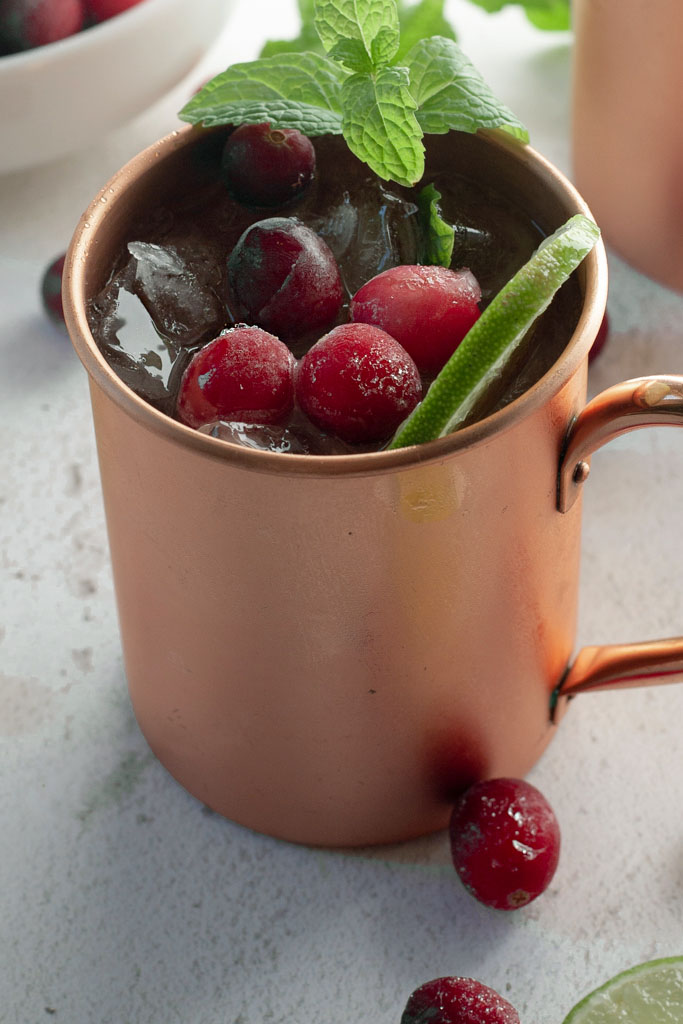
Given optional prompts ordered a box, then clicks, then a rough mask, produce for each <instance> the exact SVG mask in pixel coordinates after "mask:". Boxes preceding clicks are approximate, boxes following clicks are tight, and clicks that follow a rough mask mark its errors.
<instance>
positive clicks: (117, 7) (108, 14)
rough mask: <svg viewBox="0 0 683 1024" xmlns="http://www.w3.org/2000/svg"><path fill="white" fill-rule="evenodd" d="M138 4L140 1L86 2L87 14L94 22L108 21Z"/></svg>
mask: <svg viewBox="0 0 683 1024" xmlns="http://www.w3.org/2000/svg"><path fill="white" fill-rule="evenodd" d="M139 3H140V0H86V4H87V8H88V13H89V15H90V17H91V18H94V19H95V21H108V20H109V18H113V17H114V16H115V15H117V14H121V13H122V12H123V11H127V10H128V8H129V7H135V6H136V4H139Z"/></svg>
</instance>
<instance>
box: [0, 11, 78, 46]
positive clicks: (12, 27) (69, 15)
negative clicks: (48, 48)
mask: <svg viewBox="0 0 683 1024" xmlns="http://www.w3.org/2000/svg"><path fill="white" fill-rule="evenodd" d="M83 19H84V9H83V3H82V0H2V3H0V40H1V42H2V44H3V48H4V49H8V50H30V49H32V48H33V47H34V46H45V45H46V44H47V43H56V42H58V40H60V39H66V38H67V36H72V35H74V33H76V32H78V31H79V30H80V29H81V28H82V26H83Z"/></svg>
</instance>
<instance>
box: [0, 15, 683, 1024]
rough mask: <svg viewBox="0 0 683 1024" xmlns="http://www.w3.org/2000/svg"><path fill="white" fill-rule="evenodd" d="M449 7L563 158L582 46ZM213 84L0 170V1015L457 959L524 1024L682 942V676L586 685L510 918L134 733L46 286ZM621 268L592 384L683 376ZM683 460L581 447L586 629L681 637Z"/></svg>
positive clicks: (259, 1009) (155, 1003)
mask: <svg viewBox="0 0 683 1024" xmlns="http://www.w3.org/2000/svg"><path fill="white" fill-rule="evenodd" d="M281 8H282V9H281ZM451 11H452V14H453V17H454V20H455V21H456V22H457V24H458V25H459V27H460V29H461V39H462V41H463V43H464V45H465V47H466V49H467V50H468V51H469V53H470V55H471V56H472V57H473V59H475V62H477V63H478V64H479V65H480V67H481V68H482V69H483V70H484V72H485V73H486V74H487V76H488V77H489V79H490V81H491V82H492V84H493V86H494V87H495V88H496V89H497V90H498V92H499V93H501V94H502V95H503V96H504V98H505V99H506V100H507V102H508V103H509V104H510V106H512V107H513V108H514V109H515V110H516V112H517V113H518V114H519V116H520V117H521V118H522V119H523V120H525V121H526V122H527V124H528V125H529V127H530V129H531V134H532V139H533V141H534V144H535V145H536V147H537V148H538V149H540V150H542V151H543V152H545V153H546V154H547V155H548V156H549V157H550V158H551V159H553V160H554V161H556V162H557V163H558V164H559V165H560V166H561V167H563V168H564V169H568V167H569V144H568V118H569V109H568V105H569V100H568V94H569V50H568V41H567V39H566V37H559V38H557V37H556V38H553V37H549V36H543V35H541V34H539V33H536V32H535V31H534V30H532V29H531V28H529V27H528V26H527V25H526V23H525V22H524V21H523V19H522V18H521V17H520V16H519V15H518V13H516V12H514V11H512V12H510V11H508V12H506V13H505V14H503V15H497V16H494V17H486V16H484V15H483V14H480V13H479V12H478V11H476V10H474V9H472V8H470V7H469V6H468V5H467V4H466V3H464V0H463V2H460V3H459V2H457V0H456V2H454V3H453V4H452V5H451ZM292 27H293V18H292V15H291V11H290V9H289V7H288V6H287V5H285V4H284V3H282V4H275V3H274V2H271V3H268V2H267V0H249V3H241V4H239V5H238V9H237V12H236V14H235V17H234V19H233V22H232V28H231V31H230V32H229V33H228V35H227V36H226V37H225V38H224V39H223V40H222V41H221V44H220V48H221V58H220V59H219V60H215V59H214V60H213V62H209V63H208V64H207V67H206V71H214V70H217V69H218V68H220V67H221V66H222V65H223V64H225V63H228V62H230V61H233V60H235V59H238V58H240V57H242V56H251V55H253V54H255V52H256V51H257V48H258V45H259V43H260V42H261V40H262V38H264V36H265V32H264V28H265V30H266V31H267V34H268V35H270V36H277V35H286V34H288V32H290V31H291V29H292ZM204 77H205V76H204ZM201 80H202V75H201V74H200V75H199V76H198V77H197V78H196V80H195V79H194V78H193V80H192V82H189V83H185V86H184V87H183V89H180V90H178V91H177V92H176V93H175V94H174V95H173V96H171V97H169V98H168V100H166V101H164V103H163V104H161V105H160V106H159V107H157V108H155V110H153V111H151V112H150V113H149V114H147V115H146V116H145V117H144V118H143V119H141V120H138V121H137V122H135V123H134V124H132V125H130V126H128V127H127V128H126V129H123V130H121V131H119V132H118V133H117V134H115V135H113V136H110V137H109V138H108V139H107V140H106V142H105V143H102V144H100V145H98V146H97V148H93V149H91V150H89V151H86V152H84V153H82V154H80V155H79V156H78V157H74V158H72V159H69V160H65V161H62V162H60V163H57V164H52V165H50V166H49V167H46V168H43V169H41V170H36V171H33V172H30V173H27V174H21V175H14V176H10V177H5V178H0V231H1V236H2V244H1V245H0V280H1V281H2V284H1V286H0V325H1V327H0V332H1V333H0V430H1V434H0V453H1V454H0V458H1V460H2V461H1V467H0V468H1V472H0V580H1V591H0V701H1V703H0V822H1V823H2V824H1V827H0V872H1V876H0V879H1V880H0V892H1V893H2V896H1V897H0V901H1V902H0V951H1V953H0V1021H2V1022H3V1024H39V1022H42V1021H47V1020H51V1019H52V1020H55V1021H58V1022H62V1024H91V1022H93V1024H110V1022H111V1024H176V1022H177V1024H247V1022H248V1024H258V1022H261V1021H263V1022H273V1024H280V1022H282V1024H285V1022H287V1024H294V1022H304V1021H306V1022H307V1021H320V1022H321V1024H349V1022H355V1021H370V1020H371V1021H373V1022H374V1024H398V1022H399V1020H400V1015H401V1010H402V1007H403V1004H404V1002H405V999H406V998H407V996H408V994H409V992H410V991H411V989H412V988H413V987H415V986H416V985H417V984H420V983H421V982H423V981H426V980H427V979H428V978H431V977H435V976H437V975H439V974H447V973H448V974H451V973H457V974H470V975H474V976H475V977H478V978H480V979H481V980H482V981H484V982H486V983H488V984H490V985H492V986H493V987H495V988H497V989H498V990H499V991H500V992H501V993H503V994H504V995H506V996H507V997H508V998H509V999H510V1000H511V1001H512V1002H513V1003H514V1004H515V1005H516V1006H517V1007H518V1009H519V1011H520V1014H521V1017H522V1021H523V1022H524V1024H559V1022H560V1021H561V1020H562V1019H563V1017H564V1015H565V1013H566V1012H567V1011H568V1009H569V1008H570V1007H571V1006H572V1005H573V1003H574V1002H575V1001H576V1000H577V999H578V997H579V996H580V995H581V994H583V993H585V992H586V991H588V990H589V989H590V988H592V987H594V986H595V985H597V984H598V983H599V982H601V981H603V980H604V979H605V978H607V977H608V976H610V975H611V974H614V973H616V972H617V971H619V970H621V969H623V968H625V967H627V966H629V965H630V964H632V963H635V962H637V961H641V960H644V959H646V958H649V957H653V956H659V955H669V954H673V953H680V952H682V951H683V950H682V948H681V947H682V942H683V927H682V925H681V920H682V913H683V911H682V908H683V861H682V859H681V853H682V851H683V824H682V823H681V822H682V819H681V811H680V808H681V797H682V796H683V744H682V741H681V729H680V722H681V720H683V688H681V687H677V686H674V687H668V688H661V689H654V690H649V691H635V690H634V691H630V692H621V693H615V694H611V695H603V694H598V695H594V696H586V697H582V698H580V699H579V700H577V701H575V702H574V704H573V707H572V710H571V712H570V714H569V715H568V716H567V717H566V718H565V720H564V722H563V724H562V727H561V729H560V731H559V735H558V737H557V739H556V741H555V742H554V743H553V745H552V747H551V748H550V750H549V751H548V753H547V754H546V756H545V757H544V759H543V761H542V762H541V764H540V765H539V766H538V767H537V768H536V769H535V771H534V772H533V775H532V780H533V781H534V782H535V783H536V784H537V785H539V786H540V788H541V789H542V790H543V791H544V792H545V793H546V794H547V795H548V797H549V798H550V799H551V801H552V803H553V804H554V806H555V808H556V811H557V814H558V816H559V819H560V822H561V824H562V828H563V837H564V848H563V854H562V859H561V863H560V868H559V870H558V873H557V875H556V878H555V880H554V882H553V884H552V887H551V889H550V890H549V892H548V893H546V894H545V896H544V897H542V898H541V899H539V900H538V901H537V902H536V903H534V904H533V905H532V906H531V907H529V908H528V909H527V910H525V911H521V912H519V913H517V914H512V915H505V914H497V913H495V912H493V911H488V910H486V909H485V908H483V907H480V906H479V905H477V904H476V903H475V902H474V901H473V900H471V899H470V898H469V897H468V896H467V894H466V893H465V892H464V890H463V889H462V888H461V887H460V886H459V884H458V883H457V882H456V881H455V877H454V874H453V872H452V870H451V868H450V866H449V857H448V849H447V843H446V838H445V836H444V835H437V836H432V837H429V838H426V839H424V840H421V841H418V842H413V843H409V844H405V845H403V846H400V847H394V848H390V849H380V850H374V851H363V852H361V853H354V854H348V853H345V852H328V851H318V850H310V849H305V848H299V847H294V846H290V845H287V844H284V843H280V842H277V841H274V840H270V839H268V838H264V837H261V836H257V835H253V834H251V833H249V832H247V831H245V830H244V829H242V828H240V827H239V826H236V825H233V824H230V823H229V822H226V821H224V820H222V819H220V818H219V817H217V816H215V815H211V814H207V813H206V812H205V811H204V810H203V809H202V807H201V805H200V804H198V803H197V802H196V801H195V800H193V799H192V798H191V797H189V796H188V795H187V794H186V793H185V792H184V791H183V790H182V789H181V788H180V787H179V786H177V785H176V784H175V783H174V782H173V781H172V780H171V779H170V778H169V776H168V775H167V774H166V772H165V771H164V769H163V768H161V766H160V765H159V764H158V763H157V762H156V761H155V759H154V758H153V757H152V756H151V754H150V753H149V752H148V749H147V747H146V745H145V742H144V741H143V739H142V737H141V735H140V733H139V731H138V729H137V726H136V724H135V721H134V718H133V715H132V712H131V709H130V706H129V702H128V698H127V694H126V689H125V682H124V678H123V672H122V667H121V658H120V653H119V642H118V636H117V627H116V616H115V609H114V603H113V595H112V586H111V580H110V574H109V567H108V561H107V558H108V556H107V550H106V540H105V532H104V524H103V517H102V507H101V502H100V496H99V482H98V476H97V468H96V463H95V455H94V446H93V439H92V431H91V427H90V413H89V405H88V396H87V387H86V380H85V375H84V373H83V371H82V369H81V367H80V364H79V363H78V361H77V359H76V357H75V356H74V355H73V354H72V352H71V349H70V346H69V343H68V342H67V341H66V340H65V339H64V338H62V337H61V336H59V335H58V334H57V333H56V332H55V331H54V330H53V329H52V328H51V327H50V325H49V324H47V323H46V322H45V321H44V320H43V318H42V315H41V310H40V304H39V298H38V290H37V289H38V280H39V278H40V276H41V274H42V271H43V268H44V266H45V265H46V264H47V263H48V262H49V260H50V259H51V258H52V257H54V256H55V255H57V254H58V253H59V252H61V251H62V250H63V249H64V248H65V243H66V241H67V239H68V237H69V235H70V233H71V230H72V228H73V226H74V224H75V223H76V220H77V218H78V216H79V214H80V212H81V210H82V208H83V207H84V206H85V205H86V203H87V201H88V200H89V199H90V197H91V195H93V194H94V193H95V192H96V191H97V189H98V188H99V187H100V186H101V185H102V184H103V182H104V181H105V180H106V178H107V177H108V176H109V174H110V173H111V172H113V171H114V170H115V169H116V168H117V167H118V166H119V165H120V164H121V163H122V162H123V161H124V160H125V159H126V158H127V157H128V156H131V155H132V154H133V153H134V152H136V151H137V150H138V149H140V148H141V147H142V146H143V145H145V144H147V143H148V142H151V141H152V140H153V139H154V138H155V137H157V136H158V135H161V134H163V133H164V132H165V131H166V130H167V129H169V128H171V127H173V126H174V117H173V111H174V110H176V109H178V107H179V106H180V105H181V103H182V101H183V99H184V96H185V95H187V93H188V92H189V90H190V89H191V88H192V87H193V86H194V85H195V84H197V82H198V81H201ZM610 266H611V275H612V277H611V292H610V303H609V309H610V314H611V318H612V326H613V336H612V339H611V343H610V345H609V347H608V348H607V349H606V351H605V352H604V354H603V356H602V357H601V359H600V360H599V361H598V362H597V363H596V365H595V366H594V368H593V369H592V371H591V390H592V391H593V392H595V391H598V390H600V389H602V388H603V387H605V386H607V385H609V384H611V383H614V382H616V381H618V380H621V379H624V378H627V377H632V376H637V375H639V374H642V373H654V372H657V371H664V372H679V373H680V372H683V297H680V296H677V295H674V294H673V293H671V292H668V291H666V290H664V289H662V288H659V287H658V286H656V285H654V284H652V283H651V282H649V281H646V280H645V279H644V278H642V277H641V276H639V275H637V274H635V273H634V272H633V271H631V270H630V269H629V268H627V267H625V266H624V265H623V264H622V263H620V262H619V261H618V260H617V259H615V258H614V257H613V256H612V255H610ZM682 469H683V436H681V434H680V433H679V432H678V431H672V430H669V431H663V430H659V431H655V430H647V431H640V432H638V433H636V434H632V435H630V436H629V437H628V438H626V439H624V440H622V441H620V442H619V443H618V444H613V445H611V446H610V447H608V448H607V449H605V450H604V451H602V452H600V453H599V454H598V455H597V456H595V458H594V460H593V470H592V473H591V478H590V481H589V484H588V485H587V487H586V495H585V533H584V537H585V540H584V561H583V591H582V605H581V616H580V641H581V643H593V642H601V641H607V640H614V641H622V640H628V639H647V638H651V637H656V636H660V635H669V634H683V621H682V620H683V574H682V573H681V568H680V566H681V550H682V544H681V533H680V527H679V523H680V509H681V506H682V505H683V473H682Z"/></svg>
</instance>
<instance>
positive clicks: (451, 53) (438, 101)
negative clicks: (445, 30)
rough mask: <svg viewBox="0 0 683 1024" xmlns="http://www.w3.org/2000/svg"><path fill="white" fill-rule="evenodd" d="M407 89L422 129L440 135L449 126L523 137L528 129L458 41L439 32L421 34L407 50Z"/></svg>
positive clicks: (466, 130) (457, 129)
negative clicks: (423, 37) (415, 107)
mask: <svg viewBox="0 0 683 1024" xmlns="http://www.w3.org/2000/svg"><path fill="white" fill-rule="evenodd" d="M405 60H406V64H407V65H408V68H409V71H410V91H411V93H412V94H413V97H414V98H415V102H416V103H417V112H416V117H417V119H418V121H419V123H420V126H421V127H422V129H423V131H425V132H430V133H432V134H436V135H443V134H444V133H445V132H447V131H448V130H449V129H454V130H456V131H461V132H476V131H477V130H478V129H479V128H502V129H504V130H505V131H506V132H508V133H509V134H510V135H512V136H514V138H516V139H520V140H521V141H522V142H528V140H529V133H528V132H527V130H526V128H525V127H524V125H523V124H522V123H521V122H520V121H519V120H518V119H517V118H516V117H515V115H514V114H513V113H512V111H511V110H509V109H508V108H507V107H506V106H504V104H502V103H501V102H500V101H499V100H498V99H496V97H495V96H494V94H493V93H492V91H491V89H490V88H489V87H488V85H487V84H486V82H485V81H484V79H483V78H482V77H481V75H480V74H479V72H478V71H477V69H476V68H475V66H474V65H473V64H472V62H471V61H470V60H468V58H467V57H466V56H465V54H464V53H463V51H462V50H461V49H460V47H459V46H458V44H457V43H455V42H453V40H452V39H445V38H444V37H443V36H432V37H431V39H423V40H421V41H420V42H419V43H416V44H415V46H413V48H412V49H411V50H410V51H409V52H408V53H407V54H406V58H405Z"/></svg>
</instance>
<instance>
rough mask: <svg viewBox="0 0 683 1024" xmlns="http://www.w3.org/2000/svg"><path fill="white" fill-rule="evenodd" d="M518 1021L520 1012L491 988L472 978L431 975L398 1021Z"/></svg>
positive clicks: (510, 1023)
mask: <svg viewBox="0 0 683 1024" xmlns="http://www.w3.org/2000/svg"><path fill="white" fill-rule="evenodd" d="M427 1022H429V1024H520V1020H519V1014H518V1013H517V1011H516V1010H515V1008H514V1006H512V1005H511V1004H510V1003H508V1001H507V1000H506V999H503V997H502V996H499V995H498V993H497V992H496V991H494V989H492V988H489V987H488V986H487V985H482V983H481V982H480V981H476V980H475V979H474V978H434V980H433V981H427V982H425V984H424V985H420V987H419V988H416V989H415V991H414V992H413V994H412V995H411V996H410V999H409V1000H408V1002H407V1004H406V1008H405V1010H404V1011H403V1016H402V1017H401V1024H427Z"/></svg>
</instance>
